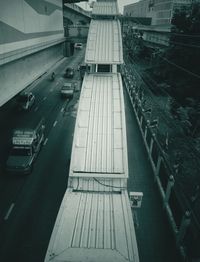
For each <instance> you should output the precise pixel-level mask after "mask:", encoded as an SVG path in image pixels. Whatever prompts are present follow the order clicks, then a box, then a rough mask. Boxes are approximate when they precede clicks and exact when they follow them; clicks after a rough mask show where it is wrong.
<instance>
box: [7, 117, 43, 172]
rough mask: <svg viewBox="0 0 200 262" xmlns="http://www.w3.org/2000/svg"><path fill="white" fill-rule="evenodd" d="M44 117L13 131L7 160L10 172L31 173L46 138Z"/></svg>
mask: <svg viewBox="0 0 200 262" xmlns="http://www.w3.org/2000/svg"><path fill="white" fill-rule="evenodd" d="M44 129H45V125H44V119H43V118H42V119H40V121H39V122H38V121H36V122H35V123H34V122H32V124H31V126H29V127H24V128H18V129H15V130H14V131H13V137H12V148H11V152H10V155H9V157H8V160H7V162H6V171H7V172H8V173H19V174H30V173H31V171H32V167H33V162H34V160H35V158H36V157H37V155H38V153H39V151H40V148H41V146H42V142H43V140H44Z"/></svg>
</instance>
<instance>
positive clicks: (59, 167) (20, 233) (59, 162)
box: [0, 50, 84, 262]
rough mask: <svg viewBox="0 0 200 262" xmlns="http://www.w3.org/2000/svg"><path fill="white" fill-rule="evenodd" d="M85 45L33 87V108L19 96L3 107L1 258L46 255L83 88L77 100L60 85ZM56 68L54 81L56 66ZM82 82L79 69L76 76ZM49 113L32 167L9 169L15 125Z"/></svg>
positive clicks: (0, 137) (29, 259)
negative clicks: (24, 172) (19, 171)
mask: <svg viewBox="0 0 200 262" xmlns="http://www.w3.org/2000/svg"><path fill="white" fill-rule="evenodd" d="M83 57H84V50H77V51H75V54H74V56H73V57H70V58H67V59H63V60H62V61H60V62H59V63H57V64H56V65H54V67H52V68H51V69H50V71H49V72H47V73H46V74H45V75H43V76H42V77H41V78H40V79H38V80H37V81H35V82H34V83H33V84H32V85H31V86H29V87H28V90H31V92H33V93H34V95H35V97H36V102H35V104H34V106H33V107H32V108H31V110H30V111H28V112H19V111H18V110H17V107H16V99H12V100H11V101H10V102H9V103H7V104H6V105H5V106H3V107H2V108H0V121H1V126H0V164H1V171H0V173H1V175H0V261H1V262H7V261H8V262H10V261H20V262H23V261H26V262H32V261H34V262H35V261H37V262H40V261H43V259H44V256H45V252H46V249H47V247H48V242H49V239H50V236H51V231H52V229H53V226H54V222H55V219H56V216H57V212H58V210H59V207H60V204H61V201H62V197H63V194H64V192H65V190H66V187H67V180H68V170H69V163H70V155H71V147H72V140H73V132H74V125H75V118H76V113H77V104H78V99H79V95H80V92H79V91H78V92H75V96H74V98H73V99H72V100H69V99H62V98H61V95H60V88H61V86H62V85H63V83H64V81H67V80H66V79H64V78H63V75H64V71H65V69H66V67H67V66H71V67H74V68H77V66H78V64H80V63H81V62H82V61H83ZM52 71H54V72H55V73H56V78H55V80H54V81H51V80H50V76H51V72H52ZM69 81H75V82H77V84H78V86H80V81H79V73H78V72H76V73H75V76H74V78H73V80H69ZM40 116H42V117H44V118H45V126H46V128H45V140H44V145H43V147H42V150H41V152H40V153H39V155H38V157H37V159H36V161H35V164H34V169H33V171H32V173H31V174H30V175H28V176H20V175H17V176H16V175H15V176H14V175H8V174H6V173H5V172H4V168H3V167H4V164H5V162H6V159H7V157H8V154H9V145H10V139H11V135H12V130H13V129H14V128H16V127H17V126H18V125H19V123H20V125H21V124H24V125H25V126H26V125H28V124H29V123H30V122H31V121H33V120H34V119H35V118H39V117H40Z"/></svg>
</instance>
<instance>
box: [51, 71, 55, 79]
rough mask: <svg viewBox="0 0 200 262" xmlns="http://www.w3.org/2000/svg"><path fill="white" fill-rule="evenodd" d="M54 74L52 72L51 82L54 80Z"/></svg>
mask: <svg viewBox="0 0 200 262" xmlns="http://www.w3.org/2000/svg"><path fill="white" fill-rule="evenodd" d="M55 76H56V75H55V73H54V72H52V74H51V80H52V81H53V80H54V79H55Z"/></svg>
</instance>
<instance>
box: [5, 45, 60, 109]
mask: <svg viewBox="0 0 200 262" xmlns="http://www.w3.org/2000/svg"><path fill="white" fill-rule="evenodd" d="M62 57H63V44H58V45H56V46H52V47H51V48H48V49H44V50H43V51H40V52H37V53H34V54H32V55H29V56H26V57H23V58H21V59H18V60H15V61H13V62H10V63H7V64H5V65H2V66H1V67H0V83H1V85H0V106H1V105H3V104H4V103H6V102H7V101H8V100H9V99H11V98H12V97H14V96H15V95H16V94H17V93H19V92H20V91H22V90H23V89H24V88H25V87H27V86H28V85H29V84H30V83H32V82H33V81H34V80H35V79H37V78H38V77H39V76H41V75H42V74H44V73H45V72H46V71H47V70H48V69H49V68H50V67H51V66H52V65H53V64H54V63H56V62H57V61H58V60H60V59H61V58H62Z"/></svg>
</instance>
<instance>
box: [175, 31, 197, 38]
mask: <svg viewBox="0 0 200 262" xmlns="http://www.w3.org/2000/svg"><path fill="white" fill-rule="evenodd" d="M170 34H171V35H178V36H184V37H200V35H187V34H181V33H173V32H170Z"/></svg>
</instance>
